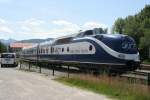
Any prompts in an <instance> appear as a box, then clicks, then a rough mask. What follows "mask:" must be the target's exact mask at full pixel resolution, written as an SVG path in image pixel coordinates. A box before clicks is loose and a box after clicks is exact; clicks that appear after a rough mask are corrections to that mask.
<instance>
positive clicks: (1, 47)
mask: <svg viewBox="0 0 150 100" xmlns="http://www.w3.org/2000/svg"><path fill="white" fill-rule="evenodd" d="M2 52H6V46H5V45H4V44H3V43H1V42H0V53H2Z"/></svg>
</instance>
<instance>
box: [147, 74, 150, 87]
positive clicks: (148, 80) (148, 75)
mask: <svg viewBox="0 0 150 100" xmlns="http://www.w3.org/2000/svg"><path fill="white" fill-rule="evenodd" d="M147 85H148V86H149V85H150V73H148V74H147Z"/></svg>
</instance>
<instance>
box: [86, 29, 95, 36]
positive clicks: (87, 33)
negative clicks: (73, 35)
mask: <svg viewBox="0 0 150 100" xmlns="http://www.w3.org/2000/svg"><path fill="white" fill-rule="evenodd" d="M88 35H93V31H92V30H88V31H86V32H84V36H88Z"/></svg>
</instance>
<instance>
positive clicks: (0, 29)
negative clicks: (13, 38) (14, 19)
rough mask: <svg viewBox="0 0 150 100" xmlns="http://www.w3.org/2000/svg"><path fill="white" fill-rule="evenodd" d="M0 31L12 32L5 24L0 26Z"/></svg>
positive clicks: (4, 32)
mask: <svg viewBox="0 0 150 100" xmlns="http://www.w3.org/2000/svg"><path fill="white" fill-rule="evenodd" d="M0 33H1V34H2V33H3V34H6V33H13V30H11V29H10V28H8V27H6V26H0Z"/></svg>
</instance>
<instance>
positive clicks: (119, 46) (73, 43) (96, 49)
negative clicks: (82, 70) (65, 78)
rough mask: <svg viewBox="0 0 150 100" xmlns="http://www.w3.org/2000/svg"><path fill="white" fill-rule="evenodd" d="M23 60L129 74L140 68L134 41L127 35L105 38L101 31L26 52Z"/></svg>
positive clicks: (57, 41) (75, 36)
mask: <svg viewBox="0 0 150 100" xmlns="http://www.w3.org/2000/svg"><path fill="white" fill-rule="evenodd" d="M21 57H22V58H24V59H34V60H36V59H38V60H49V61H51V60H53V61H65V62H70V61H72V62H74V61H75V62H79V63H90V64H96V65H113V66H112V67H111V69H117V68H118V69H121V70H126V71H128V70H135V69H136V68H137V67H138V66H139V65H140V55H139V51H138V49H137V47H136V43H135V41H134V39H133V38H132V37H130V36H127V35H123V34H104V33H101V32H100V31H99V30H98V29H93V30H86V31H83V32H79V33H77V34H75V35H71V36H65V37H61V38H57V39H54V40H52V41H47V42H44V43H40V44H36V45H34V46H32V47H28V48H23V50H22V52H21ZM116 66H119V67H116ZM88 67H89V66H88Z"/></svg>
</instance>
